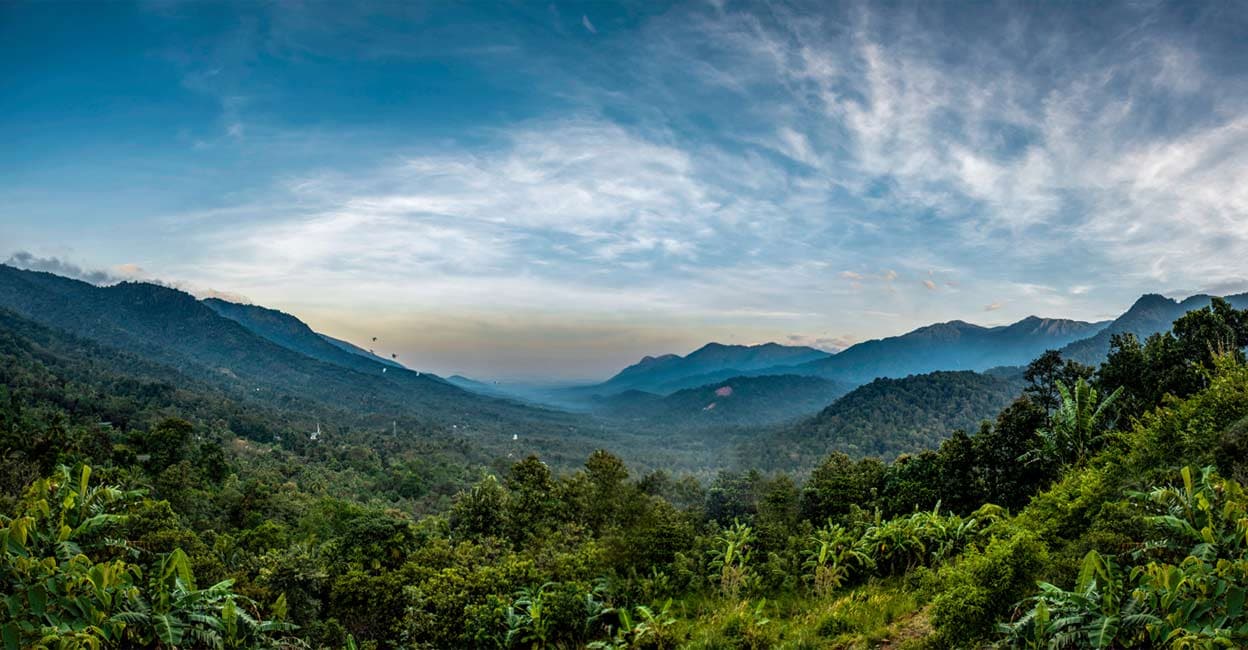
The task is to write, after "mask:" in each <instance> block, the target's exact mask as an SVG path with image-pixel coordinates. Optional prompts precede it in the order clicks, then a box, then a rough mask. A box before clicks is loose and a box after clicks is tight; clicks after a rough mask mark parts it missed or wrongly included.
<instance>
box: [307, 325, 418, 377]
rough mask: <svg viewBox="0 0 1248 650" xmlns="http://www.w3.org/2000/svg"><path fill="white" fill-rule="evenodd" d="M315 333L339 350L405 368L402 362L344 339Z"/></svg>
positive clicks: (392, 366)
mask: <svg viewBox="0 0 1248 650" xmlns="http://www.w3.org/2000/svg"><path fill="white" fill-rule="evenodd" d="M316 335H317V336H319V337H321V338H323V339H325V340H326V341H328V342H329V344H330V345H333V346H335V347H337V348H339V349H341V350H345V351H347V352H350V353H351V354H358V355H360V356H362V357H364V358H365V359H371V360H373V361H376V362H378V363H382V364H385V365H387V366H390V367H391V368H407V366H405V365H403V364H401V363H399V362H398V361H394V360H392V359H387V358H385V357H383V356H381V355H377V354H373V353H372V352H369V351H368V350H365V349H364V348H362V347H360V346H358V345H356V344H354V343H351V342H349V341H344V340H342V339H336V338H334V337H332V336H330V335H328V334H321V333H320V332H317V334H316Z"/></svg>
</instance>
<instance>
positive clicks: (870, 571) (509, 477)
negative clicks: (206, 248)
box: [0, 299, 1248, 649]
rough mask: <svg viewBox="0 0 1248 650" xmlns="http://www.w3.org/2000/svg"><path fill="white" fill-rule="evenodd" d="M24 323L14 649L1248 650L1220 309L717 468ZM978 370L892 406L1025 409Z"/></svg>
mask: <svg viewBox="0 0 1248 650" xmlns="http://www.w3.org/2000/svg"><path fill="white" fill-rule="evenodd" d="M0 325H2V327H0V513H3V514H0V553H2V554H3V556H2V559H0V583H2V584H3V594H2V596H3V602H4V606H3V607H0V638H2V639H3V643H4V646H5V647H6V648H9V649H17V648H66V649H68V648H379V649H380V648H525V649H540V648H652V649H666V648H704V649H711V648H758V649H761V648H874V647H889V648H912V649H917V648H976V647H992V646H998V647H1023V648H1051V647H1092V648H1126V647H1150V648H1151V647H1173V648H1216V647H1242V646H1243V645H1245V644H1246V643H1248V611H1245V609H1244V605H1245V600H1246V596H1248V494H1246V493H1245V490H1244V488H1243V486H1242V483H1243V482H1244V481H1245V480H1248V461H1246V460H1245V459H1248V364H1246V363H1245V358H1244V353H1243V349H1244V348H1245V346H1248V311H1241V310H1237V309H1235V308H1233V307H1232V306H1231V305H1230V304H1229V303H1227V302H1226V301H1223V300H1220V299H1214V300H1213V301H1212V304H1211V305H1210V306H1208V307H1206V308H1203V309H1198V310H1193V311H1190V312H1188V313H1186V314H1185V315H1183V316H1182V317H1180V318H1179V319H1178V320H1176V321H1175V322H1174V323H1173V327H1172V328H1171V330H1170V331H1168V332H1164V333H1159V334H1154V335H1152V336H1149V337H1148V338H1147V339H1146V340H1143V341H1141V340H1139V339H1138V338H1137V337H1135V336H1134V335H1131V334H1119V335H1115V336H1114V338H1113V340H1112V342H1111V347H1110V353H1109V355H1108V356H1107V357H1106V358H1105V359H1104V360H1103V362H1102V363H1100V364H1099V366H1096V367H1093V366H1090V365H1084V364H1083V363H1079V362H1076V361H1073V360H1068V359H1063V358H1062V356H1061V355H1060V354H1059V353H1057V352H1052V351H1050V352H1046V353H1045V354H1043V355H1042V356H1040V357H1038V358H1037V359H1035V360H1034V361H1033V362H1032V363H1031V364H1030V365H1029V366H1028V367H1027V368H1026V369H1025V372H1024V373H1023V379H1022V380H1021V381H1020V382H1019V383H1018V384H1016V385H1015V384H1010V385H1012V386H1016V388H1018V389H1020V390H1019V392H1018V393H1017V394H1015V395H1013V396H1012V399H1009V398H1007V399H1005V400H1001V401H1000V403H1001V404H1003V407H1002V408H1001V409H1000V411H999V414H998V415H997V416H996V417H995V418H994V419H992V420H990V421H984V422H982V423H979V424H978V426H972V427H968V428H965V429H957V430H953V431H948V432H946V433H947V435H946V436H943V438H944V439H943V441H942V442H940V443H939V445H938V446H936V447H935V448H933V449H929V450H926V451H915V452H913V453H903V454H901V455H897V456H896V457H895V458H889V459H888V460H887V462H886V461H885V460H881V459H880V458H878V457H875V456H874V455H870V454H864V453H855V455H853V456H851V455H849V454H848V453H846V451H854V449H848V450H840V451H831V452H830V453H826V452H825V453H824V454H823V455H821V456H819V457H818V459H817V460H816V461H815V462H814V463H813V467H812V468H811V469H809V471H789V472H786V471H778V470H776V469H774V466H775V463H774V462H773V461H770V460H768V459H766V458H763V457H761V456H760V461H759V465H756V466H755V468H754V469H749V466H748V465H744V466H742V467H740V468H735V469H722V468H721V469H720V470H718V471H717V473H715V474H714V475H713V476H706V477H698V476H695V475H692V474H689V473H683V472H674V471H669V470H664V469H662V468H654V467H652V468H647V469H645V470H639V469H638V468H636V467H629V466H628V465H627V464H626V463H625V462H624V461H623V460H621V458H620V453H619V450H613V449H610V448H607V449H601V450H598V451H594V452H592V453H590V454H589V455H588V457H586V458H584V459H583V461H582V462H581V463H580V467H579V468H576V469H570V468H567V467H566V466H565V465H564V464H561V463H553V462H552V463H550V464H548V463H547V462H545V461H548V460H549V459H543V458H541V457H539V456H537V455H532V454H524V455H520V456H516V457H513V458H511V459H501V460H500V459H497V458H492V457H490V456H488V455H482V454H481V452H480V451H479V450H477V449H475V448H472V447H471V446H469V445H466V444H459V443H456V442H455V440H454V439H450V438H448V439H440V438H439V437H438V436H439V434H437V433H435V432H430V433H429V434H428V435H427V436H408V439H405V440H396V439H394V438H392V437H388V436H386V435H384V434H383V433H378V432H377V431H376V430H375V429H368V428H365V427H360V426H357V427H356V429H355V430H353V432H351V433H342V434H336V435H333V436H327V438H326V439H325V440H323V441H320V443H319V444H317V443H316V441H307V440H303V441H301V442H298V443H297V444H296V443H295V442H294V441H292V440H289V439H287V440H285V441H283V440H282V436H283V434H285V435H286V436H287V437H288V438H289V436H290V434H289V431H290V428H291V427H292V426H293V425H292V423H291V422H289V421H288V419H289V418H290V415H289V414H290V413H291V410H290V408H289V405H283V404H282V403H280V400H279V401H273V402H244V401H242V400H240V399H239V398H237V396H235V395H232V394H231V393H229V392H228V391H223V390H222V389H220V388H218V387H217V386H216V385H215V384H212V383H210V382H207V381H206V380H204V379H203V378H202V377H197V376H194V375H188V374H182V373H180V372H179V371H177V370H174V369H171V368H169V367H166V366H161V365H155V364H151V363H149V362H147V361H145V360H143V359H141V358H139V357H136V356H134V355H131V354H129V353H126V352H123V351H118V350H116V349H113V348H109V347H105V346H102V345H98V344H96V343H93V342H91V341H88V340H85V339H80V338H76V337H74V336H72V335H69V334H65V333H62V332H59V331H55V330H52V329H49V328H46V327H43V326H41V325H37V324H34V323H31V322H29V321H27V320H25V319H23V318H21V317H20V316H18V315H16V314H13V313H11V312H7V311H6V312H0ZM883 386H884V385H883V384H881V385H879V386H876V387H875V388H874V389H873V390H882V389H883ZM956 386H957V390H956V391H953V392H951V393H950V394H947V395H946V394H940V393H939V392H938V391H935V390H934V389H932V388H931V387H928V386H925V385H922V384H915V385H912V386H910V387H909V389H908V390H909V392H902V393H899V394H898V396H897V397H894V398H893V399H897V400H906V399H915V400H948V402H949V404H950V407H949V409H948V412H949V413H952V414H955V415H956V414H957V413H958V412H960V411H961V410H962V409H963V406H961V405H962V404H964V403H969V402H972V401H974V400H976V399H979V400H998V399H1000V398H999V397H998V396H997V395H996V394H995V392H991V391H998V390H999V389H1000V385H999V384H998V383H991V382H989V383H984V384H982V385H980V386H976V384H975V383H974V382H973V381H971V380H970V379H969V378H968V379H967V380H966V381H961V382H958V383H957V384H956ZM977 389H980V390H983V391H985V392H983V393H982V394H977V393H975V390H977ZM994 403H995V402H994ZM309 408H312V407H309ZM825 415H826V416H827V417H835V416H836V414H835V413H827V414H825ZM325 417H326V418H327V422H328V421H332V420H333V418H334V417H335V415H334V414H333V413H331V412H326V413H325ZM318 426H319V425H318ZM396 426H397V425H396ZM499 426H503V425H499ZM343 427H344V428H347V427H346V425H343ZM327 429H328V427H327ZM783 433H784V435H782V436H779V437H778V438H777V440H781V441H784V440H794V437H795V436H796V434H795V433H793V432H791V431H788V432H783ZM777 435H779V434H777ZM630 440H632V442H633V443H634V444H642V443H641V442H638V441H639V440H641V438H636V439H630ZM766 440H769V438H764V439H763V442H764V443H765V442H766ZM616 442H618V441H616ZM651 444H653V445H655V446H656V447H661V444H660V442H659V441H654V442H652V443H651ZM792 444H794V445H796V446H795V447H794V449H795V450H794V451H793V452H792V455H796V456H801V455H809V454H812V453H814V452H813V451H812V450H813V449H817V448H818V447H819V446H820V445H821V444H822V445H823V448H824V449H825V450H828V449H833V448H835V447H834V446H830V445H828V443H826V442H825V443H818V442H813V443H812V442H805V441H795V442H793V443H792ZM917 444H918V443H917V442H908V443H907V445H917ZM656 453H657V452H656ZM777 453H778V452H777ZM749 459H750V455H749V454H743V460H745V461H748V460H749ZM764 462H765V463H767V464H768V465H770V467H764V466H762V464H763V463H764Z"/></svg>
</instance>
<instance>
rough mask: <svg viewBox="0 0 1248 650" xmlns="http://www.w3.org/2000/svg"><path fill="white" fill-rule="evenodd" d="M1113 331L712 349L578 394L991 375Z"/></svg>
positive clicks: (1008, 328)
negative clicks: (767, 378) (746, 382)
mask: <svg viewBox="0 0 1248 650" xmlns="http://www.w3.org/2000/svg"><path fill="white" fill-rule="evenodd" d="M1106 324H1107V323H1106V322H1099V323H1087V322H1083V321H1076V320H1066V319H1058V318H1038V317H1036V316H1029V317H1027V318H1024V319H1023V320H1020V321H1018V322H1017V323H1013V324H1011V325H1001V326H997V327H984V326H981V325H974V324H971V323H967V322H964V321H957V320H955V321H949V322H947V323H937V324H934V325H928V326H926V327H920V328H918V329H916V330H913V331H911V332H908V333H906V334H902V335H900V336H892V337H888V338H883V339H875V340H871V341H864V342H862V343H858V344H855V345H852V346H850V347H848V348H846V349H845V350H843V351H841V352H838V353H836V354H831V353H828V352H823V351H821V350H816V349H813V348H808V347H790V346H783V345H779V344H776V343H767V344H764V345H755V346H744V345H722V344H719V343H709V344H707V345H705V346H703V347H701V348H699V349H697V350H695V351H694V352H692V353H690V354H689V355H687V356H684V357H682V356H678V355H675V354H667V355H663V356H660V357H646V358H644V359H642V360H641V361H640V362H638V363H636V364H634V365H632V366H629V367H627V368H625V369H624V370H622V371H620V372H619V373H618V374H617V375H615V376H614V377H612V378H610V379H608V380H607V381H605V382H603V383H601V384H596V385H592V386H585V387H580V388H577V389H576V390H575V392H577V393H579V394H581V395H598V396H608V395H613V394H618V393H621V392H624V391H627V390H642V391H646V392H650V393H656V394H660V395H666V394H670V393H673V392H675V391H677V390H681V389H683V388H689V387H696V386H705V385H708V384H713V383H716V382H720V381H724V380H726V379H730V378H733V377H739V376H755V377H756V376H762V375H806V376H814V377H822V378H824V379H829V380H833V381H837V382H841V383H847V384H852V385H857V384H863V383H866V382H869V381H871V380H873V379H876V378H879V377H905V376H907V375H913V374H922V373H929V372H934V371H938V370H975V371H984V370H988V369H990V368H996V367H1000V366H1018V365H1024V364H1026V363H1028V362H1030V361H1031V360H1032V359H1034V358H1036V357H1037V356H1039V355H1040V353H1042V352H1044V351H1045V350H1051V349H1058V348H1061V347H1063V346H1066V345H1068V344H1070V343H1071V342H1073V341H1077V340H1080V339H1085V338H1088V337H1091V336H1093V335H1095V334H1096V333H1097V332H1099V331H1100V330H1101V329H1102V328H1104V327H1105V326H1106ZM1167 327H1168V323H1167Z"/></svg>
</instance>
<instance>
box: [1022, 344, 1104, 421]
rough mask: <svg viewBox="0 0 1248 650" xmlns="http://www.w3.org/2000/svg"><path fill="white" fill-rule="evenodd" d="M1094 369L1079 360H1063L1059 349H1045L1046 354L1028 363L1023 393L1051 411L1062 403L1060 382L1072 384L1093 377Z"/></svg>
mask: <svg viewBox="0 0 1248 650" xmlns="http://www.w3.org/2000/svg"><path fill="white" fill-rule="evenodd" d="M1093 371H1094V368H1092V367H1091V366H1087V365H1084V364H1082V363H1079V362H1077V361H1074V360H1070V359H1067V360H1065V361H1063V360H1062V355H1061V353H1060V352H1058V351H1057V350H1045V352H1044V354H1041V355H1040V356H1039V357H1036V359H1035V360H1034V361H1032V362H1031V363H1030V364H1028V365H1027V370H1026V372H1024V373H1023V379H1025V380H1026V381H1027V387H1026V388H1024V389H1023V394H1024V395H1026V396H1028V397H1030V398H1031V399H1032V401H1034V402H1035V403H1036V404H1037V405H1039V406H1040V408H1043V409H1044V410H1045V411H1049V412H1051V411H1053V409H1055V408H1057V407H1058V405H1059V404H1060V403H1061V395H1059V394H1058V390H1057V385H1058V383H1065V384H1066V385H1068V386H1069V385H1072V384H1074V383H1075V382H1076V381H1078V380H1079V379H1080V378H1083V379H1087V378H1089V377H1091V376H1092V373H1093Z"/></svg>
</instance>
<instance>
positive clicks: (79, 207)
mask: <svg viewBox="0 0 1248 650" xmlns="http://www.w3.org/2000/svg"><path fill="white" fill-rule="evenodd" d="M1237 9H1238V8H1237V7H1236V6H1235V5H1214V4H1210V5H1190V4H1183V3H1175V4H1168V3H1130V4H1128V3H1122V4H1119V3H1114V4H1102V5H1095V6H1092V5H1075V6H1058V5H1055V4H1046V5H1034V6H1017V5H1010V4H999V5H998V4H993V5H987V4H985V5H978V4H977V5H954V4H920V5H900V6H883V5H879V4H858V3H810V4H804V3H794V4H788V3H785V4H752V3H727V2H707V3H701V2H692V3H639V4H636V5H624V6H607V5H604V4H596V3H589V4H582V3H553V4H542V5H537V4H533V5H521V6H512V7H504V6H495V5H488V4H485V3H472V4H468V5H459V6H451V5H443V4H431V5H415V4H411V5H408V4H387V5H372V6H369V7H349V6H346V5H338V4H333V5H328V4H327V5H318V4H289V5H288V4H259V3H236V4H229V3H223V4H200V3H191V4H180V3H165V2H147V3H139V4H134V5H126V4H120V3H95V4H83V5H77V6H76V7H75V9H74V11H72V12H67V11H65V10H64V8H63V7H61V6H58V5H57V4H52V3H45V4H37V3H7V4H4V5H3V6H0V51H2V53H3V60H2V61H0V71H2V72H0V75H2V77H3V79H4V80H5V86H6V92H5V93H4V94H3V95H0V137H3V139H4V141H5V142H6V146H5V147H4V149H3V150H2V151H0V262H4V261H5V260H6V259H8V260H9V261H11V262H12V263H15V264H16V265H19V266H24V267H26V268H41V269H44V270H52V271H56V272H60V273H62V274H66V275H74V274H77V275H78V276H79V277H83V278H85V279H88V280H91V281H95V282H110V281H116V280H124V279H146V280H159V281H162V282H166V283H170V284H172V285H174V286H179V287H181V288H185V289H187V290H189V291H192V292H193V293H196V294H197V295H208V294H211V293H219V294H220V295H223V296H225V297H229V298H235V299H239V300H249V301H251V302H254V303H256V304H259V305H263V306H266V307H271V308H275V309H281V310H283V311H287V312H289V313H292V314H294V315H296V316H298V317H299V318H301V319H302V320H304V321H305V322H307V323H309V324H310V325H311V326H312V327H313V328H314V329H317V330H318V331H321V332H323V333H326V334H329V335H332V336H337V337H340V338H345V339H348V340H351V341H353V342H355V343H357V344H360V343H361V342H363V341H369V340H370V339H371V337H373V336H376V337H378V339H379V341H380V343H379V345H378V352H379V353H384V354H387V355H388V354H390V353H396V354H398V356H399V360H400V361H402V362H404V363H406V364H408V365H410V366H411V367H413V368H416V369H421V370H430V371H432V372H436V373H438V374H442V375H449V374H453V373H462V374H465V375H468V376H470V377H474V378H483V379H496V378H511V379H516V378H525V379H529V380H533V379H538V378H547V379H550V380H560V381H570V380H594V379H603V378H605V377H606V376H609V375H610V374H612V373H613V372H615V371H617V370H619V369H620V368H622V367H623V366H625V365H628V364H631V363H634V362H636V361H637V360H638V359H640V358H641V357H642V356H645V355H658V354H664V353H677V354H686V353H688V352H689V351H691V350H693V349H696V348H697V347H699V346H701V345H703V344H705V343H707V342H709V341H718V342H722V343H727V344H732V343H739V344H757V343H763V342H767V341H775V342H777V343H782V344H788V345H810V346H813V347H819V348H821V349H828V350H834V349H840V348H843V347H845V346H847V345H850V344H852V343H855V342H858V341H861V340H865V339H871V338H880V337H884V336H891V335H896V334H901V333H903V332H906V331H909V330H911V329H914V328H915V327H919V326H922V325H926V324H930V323H934V322H943V321H948V320H955V319H957V320H965V321H968V322H973V323H977V324H983V325H1000V324H1006V323H1010V322H1015V321H1017V320H1019V319H1021V318H1023V317H1025V316H1028V315H1033V314H1034V315H1037V316H1041V317H1052V318H1073V319H1079V320H1087V321H1096V320H1104V319H1107V318H1112V317H1114V316H1116V315H1118V314H1119V313H1121V312H1122V311H1123V310H1125V309H1126V308H1127V307H1129V306H1130V304H1131V303H1132V302H1133V301H1134V300H1135V299H1136V298H1138V297H1139V296H1140V295H1141V294H1144V293H1162V294H1165V295H1170V296H1182V295H1187V294H1191V293H1196V292H1211V293H1220V294H1221V293H1231V292H1238V291H1243V290H1245V289H1248V279H1246V278H1248V269H1245V268H1243V260H1245V259H1248V227H1245V225H1244V222H1243V215H1244V214H1248V183H1245V182H1244V179H1243V170H1244V169H1248V43H1246V42H1245V41H1244V39H1243V37H1242V34H1243V33H1245V31H1246V30H1248V18H1246V17H1245V15H1244V13H1245V12H1243V11H1237Z"/></svg>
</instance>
